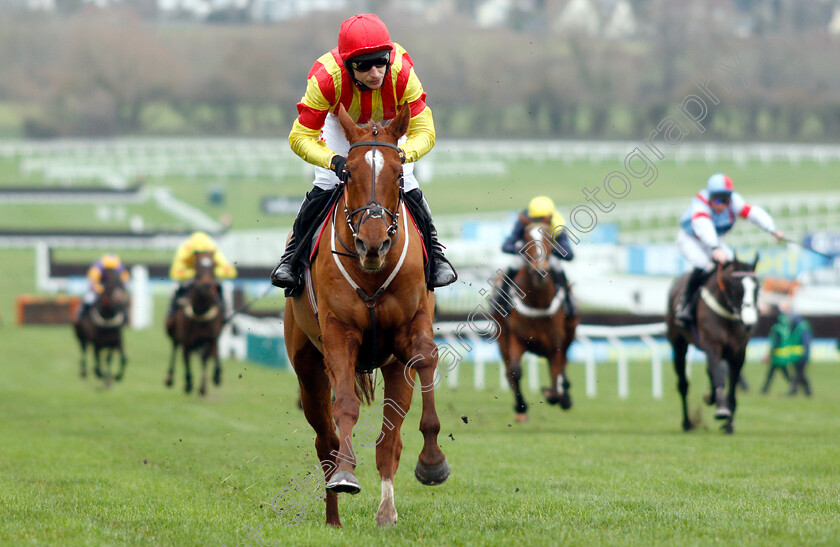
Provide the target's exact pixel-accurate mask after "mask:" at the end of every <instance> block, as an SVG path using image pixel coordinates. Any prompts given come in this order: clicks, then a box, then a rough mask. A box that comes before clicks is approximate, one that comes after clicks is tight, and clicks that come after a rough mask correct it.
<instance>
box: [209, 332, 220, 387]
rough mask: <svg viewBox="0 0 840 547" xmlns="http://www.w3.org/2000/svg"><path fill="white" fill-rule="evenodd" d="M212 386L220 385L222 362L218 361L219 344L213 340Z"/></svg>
mask: <svg viewBox="0 0 840 547" xmlns="http://www.w3.org/2000/svg"><path fill="white" fill-rule="evenodd" d="M211 355H212V356H213V385H216V386H220V385H222V361H221V360H220V359H219V344H218V342H217V340H213V351H212V353H211Z"/></svg>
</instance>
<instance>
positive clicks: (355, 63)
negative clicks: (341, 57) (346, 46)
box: [350, 54, 390, 72]
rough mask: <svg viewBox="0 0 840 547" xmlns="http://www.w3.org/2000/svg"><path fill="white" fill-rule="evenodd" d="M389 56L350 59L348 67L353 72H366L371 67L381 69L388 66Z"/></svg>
mask: <svg viewBox="0 0 840 547" xmlns="http://www.w3.org/2000/svg"><path fill="white" fill-rule="evenodd" d="M389 59H390V56H389V55H388V54H386V55H383V56H381V57H374V58H373V59H351V60H350V66H351V67H352V68H353V70H355V71H358V72H367V71H368V70H370V69H372V68H373V67H377V68H382V67H384V66H385V65H387V64H388V61H389Z"/></svg>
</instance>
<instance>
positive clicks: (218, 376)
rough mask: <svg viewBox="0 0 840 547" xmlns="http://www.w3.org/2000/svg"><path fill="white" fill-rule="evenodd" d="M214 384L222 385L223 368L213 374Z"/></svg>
mask: <svg viewBox="0 0 840 547" xmlns="http://www.w3.org/2000/svg"><path fill="white" fill-rule="evenodd" d="M213 385H217V386H220V385H222V371H221V370H220V371H219V372H217V373H216V374H214V375H213Z"/></svg>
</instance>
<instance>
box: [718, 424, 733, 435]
mask: <svg viewBox="0 0 840 547" xmlns="http://www.w3.org/2000/svg"><path fill="white" fill-rule="evenodd" d="M720 428H721V429H722V430H723V431H724V432H725V433H726V434H727V435H732V434H733V433H735V424H733V423H732V422H726V423H725V424H723V425H722V426H720Z"/></svg>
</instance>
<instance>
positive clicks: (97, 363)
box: [93, 344, 102, 378]
mask: <svg viewBox="0 0 840 547" xmlns="http://www.w3.org/2000/svg"><path fill="white" fill-rule="evenodd" d="M100 351H101V350H100V348H99V347H98V346H97V345H96V344H94V346H93V374H94V375H95V376H96V377H97V378H102V361H101V359H100V355H99V352H100Z"/></svg>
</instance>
